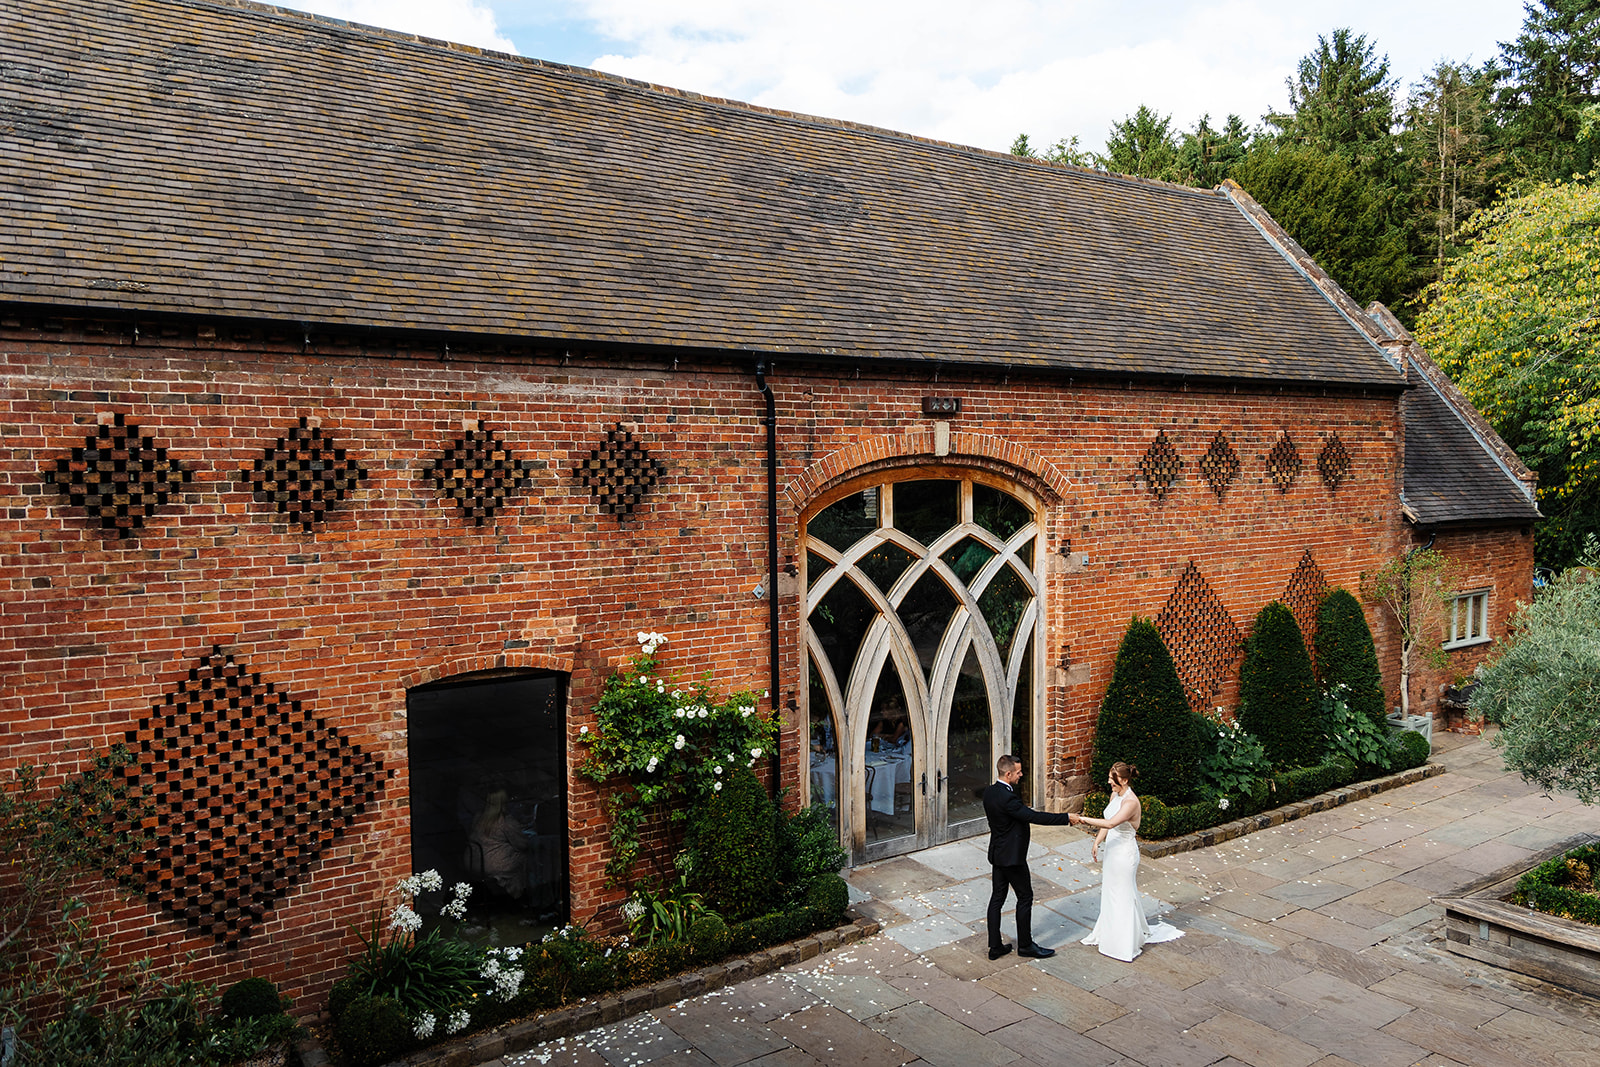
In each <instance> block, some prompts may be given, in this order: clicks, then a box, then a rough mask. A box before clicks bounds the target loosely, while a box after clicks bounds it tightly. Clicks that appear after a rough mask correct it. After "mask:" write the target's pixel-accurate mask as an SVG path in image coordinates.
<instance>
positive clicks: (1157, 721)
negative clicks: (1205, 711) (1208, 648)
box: [1090, 618, 1204, 804]
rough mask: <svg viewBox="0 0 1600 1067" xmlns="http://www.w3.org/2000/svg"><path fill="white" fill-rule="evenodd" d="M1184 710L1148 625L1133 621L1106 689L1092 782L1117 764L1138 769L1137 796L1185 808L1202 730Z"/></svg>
mask: <svg viewBox="0 0 1600 1067" xmlns="http://www.w3.org/2000/svg"><path fill="white" fill-rule="evenodd" d="M1203 721H1204V720H1202V719H1201V718H1200V716H1198V715H1196V714H1195V713H1194V712H1193V711H1191V710H1189V700H1188V698H1187V697H1186V696H1185V695H1184V691H1183V683H1182V682H1181V681H1179V679H1178V669H1177V668H1176V667H1175V666H1174V665H1173V663H1172V654H1171V653H1169V652H1168V651H1167V646H1166V645H1165V644H1163V643H1162V641H1161V633H1160V631H1158V630H1157V629H1156V627H1155V623H1153V622H1151V621H1150V620H1149V619H1140V618H1135V619H1134V620H1133V621H1132V622H1130V623H1129V624H1128V630H1127V632H1126V633H1125V634H1123V635H1122V644H1121V645H1119V646H1118V648H1117V658H1116V662H1115V663H1114V664H1113V665H1112V668H1111V684H1110V685H1109V686H1107V687H1106V698H1105V702H1104V703H1103V704H1101V706H1100V719H1099V721H1098V723H1097V724H1096V726H1095V739H1094V761H1093V764H1092V766H1091V771H1090V773H1092V774H1093V775H1094V779H1095V782H1096V783H1097V784H1098V783H1103V782H1104V781H1105V780H1106V774H1107V772H1109V771H1110V770H1111V765H1112V764H1113V763H1116V762H1117V761H1118V760H1123V761H1125V762H1128V763H1132V764H1134V765H1136V766H1137V767H1138V768H1139V787H1140V788H1139V792H1140V793H1141V794H1150V795H1152V796H1158V797H1161V798H1162V799H1163V800H1165V801H1167V802H1168V803H1172V804H1183V803H1187V802H1188V800H1189V798H1190V796H1191V795H1192V794H1193V793H1194V790H1195V787H1196V786H1197V785H1198V783H1199V775H1200V762H1201V759H1202V758H1203V749H1202V740H1201V739H1202V736H1203V735H1202V734H1201V731H1200V727H1201V724H1202V722H1203Z"/></svg>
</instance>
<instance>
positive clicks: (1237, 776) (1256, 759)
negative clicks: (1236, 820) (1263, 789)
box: [1198, 709, 1272, 810]
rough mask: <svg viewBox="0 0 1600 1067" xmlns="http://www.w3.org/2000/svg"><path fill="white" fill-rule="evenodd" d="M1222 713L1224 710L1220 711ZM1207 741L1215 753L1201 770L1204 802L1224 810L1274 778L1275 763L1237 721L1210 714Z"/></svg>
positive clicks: (1200, 791)
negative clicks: (1219, 802) (1257, 786)
mask: <svg viewBox="0 0 1600 1067" xmlns="http://www.w3.org/2000/svg"><path fill="white" fill-rule="evenodd" d="M1218 710H1219V711H1220V710H1221V709H1218ZM1205 720H1206V727H1207V730H1206V732H1207V735H1208V736H1207V740H1208V741H1211V742H1212V743H1213V746H1214V747H1212V749H1211V752H1210V753H1209V754H1208V755H1207V756H1206V759H1205V762H1204V763H1202V764H1201V767H1200V786H1199V789H1198V793H1199V795H1200V800H1202V801H1204V802H1206V803H1210V804H1216V803H1217V802H1218V801H1228V803H1225V804H1223V805H1222V808H1223V810H1227V808H1228V807H1229V806H1230V805H1231V804H1232V802H1233V801H1234V800H1236V799H1239V798H1243V797H1246V796H1248V795H1250V794H1251V793H1252V792H1253V791H1254V790H1255V788H1256V783H1258V782H1261V781H1264V780H1265V779H1267V778H1269V777H1271V775H1272V763H1271V761H1269V760H1268V759H1267V750H1266V749H1265V748H1263V747H1262V745H1261V742H1260V741H1259V740H1258V739H1257V738H1256V737H1255V736H1254V735H1253V734H1251V733H1250V731H1249V730H1246V729H1245V728H1244V727H1243V726H1241V725H1240V724H1239V723H1237V722H1227V721H1225V720H1224V719H1222V717H1221V716H1220V714H1217V715H1206V716H1205Z"/></svg>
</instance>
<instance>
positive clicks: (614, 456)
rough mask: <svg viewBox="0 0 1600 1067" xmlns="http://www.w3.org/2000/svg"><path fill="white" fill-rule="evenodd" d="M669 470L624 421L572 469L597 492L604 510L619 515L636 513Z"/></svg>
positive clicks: (573, 473) (593, 491)
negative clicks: (642, 501)
mask: <svg viewBox="0 0 1600 1067" xmlns="http://www.w3.org/2000/svg"><path fill="white" fill-rule="evenodd" d="M666 473H667V466H666V464H664V463H662V462H661V461H659V460H657V459H654V458H652V457H651V455H650V453H649V452H648V451H646V450H645V447H644V446H643V445H641V444H639V443H638V442H637V441H635V440H634V439H633V434H632V432H630V431H629V430H628V429H627V428H626V427H624V426H623V425H622V424H620V423H618V424H617V426H616V427H615V428H614V429H612V430H610V431H608V432H607V433H606V439H605V440H604V441H602V442H600V446H599V447H598V448H595V449H593V450H591V451H590V453H589V458H588V459H586V460H584V461H582V462H581V463H579V464H578V465H577V466H576V467H574V468H573V469H572V476H573V477H574V478H576V479H577V480H578V482H579V483H580V484H581V485H582V486H583V487H584V488H585V489H587V490H589V492H591V493H593V494H594V497H595V500H596V502H597V503H598V504H599V505H600V510H601V511H604V512H606V513H607V514H610V515H615V516H617V517H618V518H621V517H622V516H624V515H630V514H632V513H633V509H634V508H636V507H638V506H639V502H640V501H641V500H643V499H644V495H645V493H647V492H649V491H650V487H651V486H653V485H655V484H656V481H657V480H658V479H660V478H661V477H662V476H663V475H664V474H666Z"/></svg>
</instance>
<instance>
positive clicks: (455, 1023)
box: [444, 1008, 472, 1034]
mask: <svg viewBox="0 0 1600 1067" xmlns="http://www.w3.org/2000/svg"><path fill="white" fill-rule="evenodd" d="M471 1022H472V1013H471V1012H469V1011H467V1009H466V1008H457V1009H456V1010H455V1011H453V1012H451V1013H450V1024H449V1025H448V1026H446V1027H445V1028H444V1032H445V1033H447V1034H458V1033H460V1032H461V1031H463V1030H465V1029H466V1028H467V1026H468V1024H470V1023H471Z"/></svg>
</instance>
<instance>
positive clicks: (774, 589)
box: [756, 360, 778, 781]
mask: <svg viewBox="0 0 1600 1067" xmlns="http://www.w3.org/2000/svg"><path fill="white" fill-rule="evenodd" d="M767 369H768V368H767V363H766V361H765V360H762V361H761V362H759V363H757V364H756V388H757V389H760V390H761V395H762V396H764V397H766V398H767V629H768V631H769V632H768V637H769V639H770V646H769V651H768V656H769V657H770V659H771V664H772V675H771V683H770V684H769V686H768V688H767V693H768V694H769V706H770V707H771V709H772V714H773V715H774V716H776V715H777V714H778V401H777V398H776V397H774V396H773V395H772V386H770V385H768V384H767ZM772 755H773V763H774V765H776V763H777V755H778V754H777V753H776V752H774V753H773V754H772ZM774 781H776V779H774Z"/></svg>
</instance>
